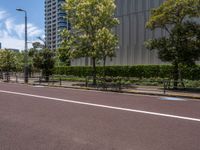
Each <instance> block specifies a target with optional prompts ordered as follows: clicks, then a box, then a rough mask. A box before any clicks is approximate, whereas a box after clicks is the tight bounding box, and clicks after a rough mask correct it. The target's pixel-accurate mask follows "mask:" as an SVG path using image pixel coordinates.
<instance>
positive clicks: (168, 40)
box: [146, 0, 200, 88]
mask: <svg viewBox="0 0 200 150" xmlns="http://www.w3.org/2000/svg"><path fill="white" fill-rule="evenodd" d="M199 8H200V0H167V1H165V2H164V3H163V4H162V5H161V6H160V7H158V8H156V9H153V10H152V12H151V18H150V19H149V21H148V22H147V24H146V27H147V28H149V29H151V30H156V29H163V30H165V31H166V32H167V33H168V35H167V36H165V37H159V38H156V39H151V40H149V41H147V42H146V47H147V48H148V49H150V50H157V51H158V56H159V58H160V59H161V60H162V61H164V62H171V63H172V65H173V68H174V70H173V79H174V88H177V84H178V83H177V81H178V80H179V79H181V67H182V66H183V65H186V66H191V65H194V64H195V62H196V61H197V60H199V58H200V24H199V22H197V21H196V20H197V19H199V16H200V9H199Z"/></svg>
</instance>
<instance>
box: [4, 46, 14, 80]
mask: <svg viewBox="0 0 200 150" xmlns="http://www.w3.org/2000/svg"><path fill="white" fill-rule="evenodd" d="M16 66H17V57H16V53H15V52H13V51H10V50H0V68H1V70H2V71H3V72H6V78H7V81H9V73H10V72H11V71H15V70H16Z"/></svg>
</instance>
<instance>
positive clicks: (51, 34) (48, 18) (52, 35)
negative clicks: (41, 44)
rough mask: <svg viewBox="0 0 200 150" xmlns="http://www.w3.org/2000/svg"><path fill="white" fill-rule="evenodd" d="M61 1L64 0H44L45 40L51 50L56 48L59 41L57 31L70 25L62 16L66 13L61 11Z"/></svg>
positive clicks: (63, 0)
mask: <svg viewBox="0 0 200 150" xmlns="http://www.w3.org/2000/svg"><path fill="white" fill-rule="evenodd" d="M63 2H65V0H45V38H46V39H45V41H46V46H47V47H48V48H50V49H52V50H55V49H57V48H58V47H59V44H60V42H61V37H60V35H59V32H60V31H61V30H62V29H63V28H68V29H69V26H70V25H69V23H68V22H67V21H66V19H65V18H64V17H65V16H66V13H65V12H63V11H62V3H63Z"/></svg>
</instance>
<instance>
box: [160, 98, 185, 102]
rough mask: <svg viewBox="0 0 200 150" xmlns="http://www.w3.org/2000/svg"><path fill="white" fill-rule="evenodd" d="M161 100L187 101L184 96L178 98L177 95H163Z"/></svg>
mask: <svg viewBox="0 0 200 150" xmlns="http://www.w3.org/2000/svg"><path fill="white" fill-rule="evenodd" d="M160 100H165V101H187V100H186V99H184V98H177V97H161V98H160Z"/></svg>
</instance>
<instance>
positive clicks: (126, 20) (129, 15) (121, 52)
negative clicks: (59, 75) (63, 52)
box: [72, 0, 166, 65]
mask: <svg viewBox="0 0 200 150" xmlns="http://www.w3.org/2000/svg"><path fill="white" fill-rule="evenodd" d="M164 1H165V0H116V6H117V9H116V17H117V18H118V19H119V21H120V25H118V27H116V33H117V35H118V37H119V48H118V49H117V50H116V57H115V58H113V59H111V60H110V59H107V62H106V65H138V64H161V63H162V62H161V61H160V60H159V59H158V57H157V53H156V51H149V50H147V49H146V48H145V47H144V41H146V40H148V39H150V38H155V37H160V36H164V35H166V33H165V32H163V31H161V30H157V31H155V32H152V31H149V30H148V29H146V28H145V25H146V22H147V21H148V19H149V17H150V10H151V9H152V8H155V7H158V6H159V5H160V4H162V3H163V2H164ZM72 65H85V62H84V58H82V59H81V61H80V60H74V61H72Z"/></svg>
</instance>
